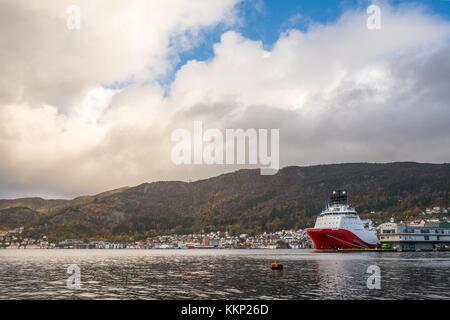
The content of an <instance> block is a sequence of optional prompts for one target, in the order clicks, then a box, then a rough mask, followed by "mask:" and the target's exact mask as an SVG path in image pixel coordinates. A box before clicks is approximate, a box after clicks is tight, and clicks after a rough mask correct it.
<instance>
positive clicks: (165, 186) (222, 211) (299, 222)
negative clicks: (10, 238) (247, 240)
mask: <svg viewBox="0 0 450 320" xmlns="http://www.w3.org/2000/svg"><path fill="white" fill-rule="evenodd" d="M335 189H345V190H347V192H348V194H349V201H350V202H351V203H352V204H353V205H354V206H355V207H356V209H357V210H358V212H360V213H361V214H362V216H363V217H365V218H367V217H370V218H373V219H374V220H375V222H378V223H380V222H384V221H386V220H387V219H388V218H389V217H391V216H392V215H394V216H395V217H397V218H402V217H412V216H415V215H417V214H419V213H420V212H421V210H423V209H424V208H425V207H429V206H441V207H448V205H449V204H450V202H449V191H450V165H449V164H421V163H413V162H397V163H387V164H371V163H349V164H333V165H318V166H310V167H286V168H284V169H282V170H280V171H279V172H278V174H277V175H274V176H261V175H260V174H259V170H239V171H236V172H233V173H229V174H223V175H220V176H217V177H213V178H209V179H205V180H200V181H196V182H191V183H186V182H178V181H172V182H154V183H144V184H141V185H139V186H136V187H131V188H128V187H127V188H122V189H118V190H113V191H109V192H106V193H102V194H99V195H96V196H87V197H79V198H76V199H73V200H43V199H40V200H36V199H34V200H26V199H18V200H1V201H0V209H1V210H0V226H1V225H5V226H6V225H7V226H8V227H11V226H13V223H16V225H17V224H23V223H24V222H26V232H27V233H28V234H29V235H31V236H38V235H44V234H45V235H47V236H48V237H49V238H50V239H54V240H59V239H64V238H80V239H100V238H102V239H110V240H129V239H138V238H144V237H147V236H152V235H156V234H163V233H188V232H198V231H202V230H203V231H216V230H222V231H225V230H227V231H230V232H232V233H241V232H247V233H257V232H262V231H275V230H279V229H283V228H300V227H301V228H303V227H309V226H312V225H313V224H314V221H315V217H316V216H317V214H319V213H320V211H321V209H322V208H323V207H324V205H325V203H326V201H327V198H328V196H329V194H330V192H331V191H332V190H335ZM6 201H9V202H6ZM14 201H16V202H14ZM5 203H7V206H8V207H7V208H5V206H6V204H5ZM15 205H17V206H15ZM2 206H3V209H2ZM19 208H21V209H19ZM24 208H27V209H28V211H27V212H25V211H23V210H24ZM45 208H47V210H45ZM5 210H6V211H8V210H9V213H5V212H4V211H5ZM15 210H16V211H17V212H16V215H17V216H19V217H22V219H19V218H16V219H13V218H12V216H14V212H15ZM30 211H31V212H30ZM371 211H375V213H373V214H371V213H370V212H371ZM5 217H8V224H5V223H4V221H6V220H5Z"/></svg>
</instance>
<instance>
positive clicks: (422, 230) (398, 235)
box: [377, 219, 450, 249]
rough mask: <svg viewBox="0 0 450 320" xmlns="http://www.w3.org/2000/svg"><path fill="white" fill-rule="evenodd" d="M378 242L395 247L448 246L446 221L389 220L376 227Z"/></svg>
mask: <svg viewBox="0 0 450 320" xmlns="http://www.w3.org/2000/svg"><path fill="white" fill-rule="evenodd" d="M377 230H378V234H379V238H380V242H381V243H382V244H390V245H391V246H392V248H395V249H426V248H450V223H448V222H426V221H424V220H422V221H413V222H403V221H402V222H394V221H393V219H391V222H387V223H383V224H381V225H379V226H378V228H377Z"/></svg>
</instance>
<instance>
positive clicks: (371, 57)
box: [0, 0, 450, 195]
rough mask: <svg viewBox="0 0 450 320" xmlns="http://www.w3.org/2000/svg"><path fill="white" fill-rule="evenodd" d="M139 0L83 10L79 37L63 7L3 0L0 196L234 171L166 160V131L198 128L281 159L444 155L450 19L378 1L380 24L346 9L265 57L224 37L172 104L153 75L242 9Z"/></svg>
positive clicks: (242, 41) (236, 37)
mask: <svg viewBox="0 0 450 320" xmlns="http://www.w3.org/2000/svg"><path fill="white" fill-rule="evenodd" d="M130 3H132V5H130ZM130 3H126V2H124V1H121V2H110V1H105V2H100V1H95V2H88V1H86V2H81V4H80V7H81V8H82V24H81V29H80V30H77V31H69V30H67V28H65V18H66V16H65V7H66V6H67V5H68V2H67V3H66V2H64V1H62V2H58V4H55V2H53V1H52V2H50V1H48V2H44V3H43V2H39V4H38V3H29V2H26V1H15V2H10V1H0V7H1V8H2V10H0V12H1V13H0V21H3V23H8V26H9V29H5V28H1V29H0V30H1V31H0V33H1V34H0V48H1V49H0V59H1V61H2V65H4V66H5V69H4V72H3V73H2V74H1V75H0V150H1V154H2V159H1V161H0V179H1V181H2V182H1V183H0V194H4V195H8V194H14V192H16V194H17V193H20V192H23V193H35V194H36V193H38V194H39V193H40V194H60V195H75V194H80V193H93V192H99V191H104V190H106V189H111V188H114V187H119V186H123V185H134V184H138V183H141V182H145V181H154V180H168V179H181V180H188V179H196V178H204V177H208V176H211V175H214V174H218V173H221V172H224V171H230V170H233V169H235V168H236V167H234V166H233V167H229V166H175V165H173V164H172V163H171V161H170V153H171V148H172V146H173V143H171V141H170V134H171V132H172V130H173V129H175V128H187V129H190V128H192V125H193V121H194V120H202V121H203V123H204V124H205V126H207V127H218V128H221V129H224V128H239V127H242V128H280V129H281V131H280V139H281V140H280V143H281V155H280V157H281V158H280V160H281V162H282V165H288V164H315V163H333V162H344V161H345V162H347V161H393V160H418V161H437V162H442V161H445V160H447V159H448V157H449V156H450V154H449V151H448V150H449V149H450V148H448V141H449V138H450V130H449V128H448V125H447V124H446V123H447V121H446V119H448V118H449V116H450V112H449V106H448V102H447V101H449V98H450V97H449V94H450V93H449V92H448V87H449V84H450V79H449V74H450V58H449V57H450V54H449V52H450V48H449V45H448V39H449V35H450V24H449V23H448V22H445V21H442V20H439V19H438V18H436V17H434V16H430V15H427V14H425V13H423V12H422V11H420V9H417V8H414V7H407V8H400V9H394V8H392V7H388V6H385V7H383V8H382V19H383V20H382V28H381V30H379V31H373V30H368V29H367V28H366V20H365V19H366V18H367V15H366V14H365V12H364V11H361V12H347V13H345V14H344V15H343V16H342V18H341V19H340V20H339V21H338V22H336V23H333V24H330V25H325V26H323V25H312V26H311V27H310V29H309V30H308V31H306V32H301V31H298V30H290V31H288V32H287V33H285V34H282V35H280V38H279V39H278V41H277V43H276V44H275V45H274V46H273V49H271V50H270V51H267V50H265V49H264V48H263V46H262V44H261V42H257V41H251V40H249V39H246V38H245V37H244V36H242V35H241V34H239V33H236V32H234V31H228V32H225V33H224V34H223V35H222V37H221V41H220V42H219V43H217V44H216V45H215V46H214V57H213V58H212V59H211V60H209V61H189V62H188V63H187V64H185V65H184V66H183V67H182V68H181V70H179V71H178V72H177V73H176V77H175V80H174V82H173V83H172V84H171V86H170V95H169V96H165V94H164V90H163V88H161V87H160V86H159V85H158V84H157V83H156V82H155V79H156V78H157V77H158V76H160V75H162V74H164V73H166V72H167V71H168V70H170V69H171V68H173V66H174V62H175V61H176V55H177V53H179V51H180V50H184V49H186V48H189V47H190V46H193V45H195V44H197V43H198V41H200V38H198V35H199V33H201V30H202V29H203V28H207V27H211V26H214V25H216V24H217V23H219V22H225V23H228V24H232V23H233V22H234V21H237V20H238V18H239V17H236V15H235V14H236V12H234V10H233V5H234V3H235V1H192V0H189V1H188V0H186V1H178V2H176V5H175V4H173V3H175V2H170V3H169V2H167V3H166V2H164V4H163V5H162V4H161V2H156V1H145V2H144V1H143V2H140V1H135V2H130ZM14 18H15V19H14ZM5 19H6V22H5ZM18 39H20V41H17V40H18ZM174 57H175V58H174ZM174 59H175V60H174ZM130 79H131V80H132V81H131V83H133V84H131V85H129V86H125V87H124V88H121V89H118V90H115V89H105V88H104V85H105V84H112V83H120V82H127V81H130ZM418 150H420V151H418Z"/></svg>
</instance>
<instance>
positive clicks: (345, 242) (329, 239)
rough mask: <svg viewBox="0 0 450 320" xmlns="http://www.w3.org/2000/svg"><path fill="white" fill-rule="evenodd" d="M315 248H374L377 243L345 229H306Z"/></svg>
mask: <svg viewBox="0 0 450 320" xmlns="http://www.w3.org/2000/svg"><path fill="white" fill-rule="evenodd" d="M306 232H307V233H308V235H309V237H310V238H311V240H312V241H313V242H314V245H315V246H316V249H319V250H337V249H352V248H376V247H377V246H378V244H371V243H367V242H366V241H364V240H362V239H361V238H359V237H358V236H357V235H355V234H354V233H353V232H351V231H349V230H346V229H306Z"/></svg>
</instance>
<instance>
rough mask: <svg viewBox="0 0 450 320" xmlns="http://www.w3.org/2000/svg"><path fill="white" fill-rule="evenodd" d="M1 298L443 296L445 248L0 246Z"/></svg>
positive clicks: (448, 288)
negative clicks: (328, 249)
mask: <svg viewBox="0 0 450 320" xmlns="http://www.w3.org/2000/svg"><path fill="white" fill-rule="evenodd" d="M275 260H278V261H279V262H281V263H282V264H283V265H284V269H283V270H282V271H272V270H270V268H269V265H270V263H271V262H273V261H275ZM71 265H72V269H69V271H70V270H74V269H73V265H76V266H77V267H78V268H79V271H80V282H79V284H80V286H79V289H76V288H74V284H75V285H76V282H74V281H72V279H71V280H70V281H68V278H69V277H71V276H72V277H74V276H73V275H72V273H68V272H67V271H68V268H69V267H70V266H71ZM370 266H376V267H378V268H379V270H380V277H379V279H380V289H376V288H373V284H375V283H376V279H375V280H374V279H373V278H374V277H375V275H372V278H371V279H369V277H371V274H370V273H368V272H367V270H368V268H369V267H370ZM77 267H75V269H77ZM376 267H371V268H372V270H373V268H375V269H377V268H376ZM369 270H370V268H369ZM368 280H369V282H370V283H371V284H372V286H371V287H372V288H369V287H368V286H367V282H368ZM374 281H375V282H374ZM68 282H69V287H68V285H67V284H68ZM0 299H450V252H408V253H399V252H383V253H377V252H362V253H359V252H353V253H337V252H336V253H314V252H312V251H311V250H306V249H298V250H295V249H292V250H267V249H259V250H258V249H256V250H249V249H247V250H245V249H244V250H228V249H218V250H211V249H209V250H205V249H203V250H201V249H187V250H173V249H172V250H170V249H168V250H164V249H161V250H70V249H68V250H62V249H60V250H39V249H37V250H32V249H28V250H27V249H25V250H17V249H10V250H7V249H4V250H0Z"/></svg>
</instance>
